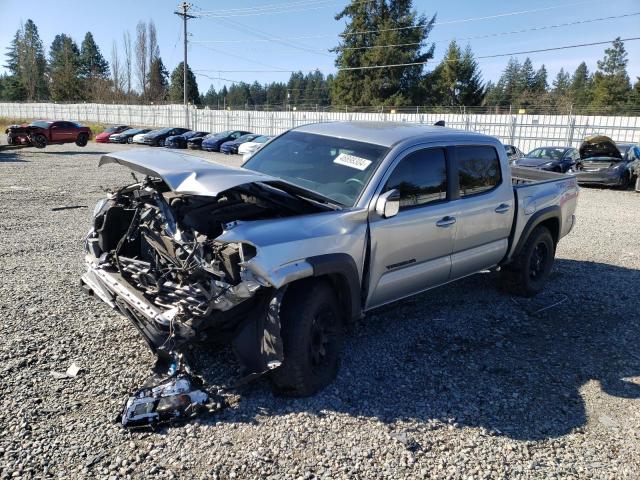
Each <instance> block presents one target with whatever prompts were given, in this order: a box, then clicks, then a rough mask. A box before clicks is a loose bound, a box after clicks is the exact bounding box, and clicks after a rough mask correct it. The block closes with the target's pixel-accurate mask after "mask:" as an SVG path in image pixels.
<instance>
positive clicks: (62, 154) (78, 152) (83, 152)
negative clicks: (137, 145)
mask: <svg viewBox="0 0 640 480" xmlns="http://www.w3.org/2000/svg"><path fill="white" fill-rule="evenodd" d="M109 152H110V150H100V151H90V150H69V151H66V152H61V151H58V150H55V151H48V152H47V151H46V150H42V151H39V152H38V153H42V154H45V155H55V156H56V157H66V156H72V155H104V154H105V153H109Z"/></svg>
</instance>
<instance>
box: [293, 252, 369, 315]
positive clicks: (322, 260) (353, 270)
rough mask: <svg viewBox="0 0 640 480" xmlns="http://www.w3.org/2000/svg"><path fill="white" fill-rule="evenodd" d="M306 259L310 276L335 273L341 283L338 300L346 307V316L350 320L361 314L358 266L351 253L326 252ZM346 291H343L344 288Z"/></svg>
mask: <svg viewBox="0 0 640 480" xmlns="http://www.w3.org/2000/svg"><path fill="white" fill-rule="evenodd" d="M306 261H307V262H308V263H309V264H310V265H311V266H312V267H313V275H312V277H320V276H324V275H328V276H331V275H337V276H338V278H339V279H341V281H342V283H344V284H343V285H338V287H342V288H340V289H339V291H338V294H339V295H341V296H342V298H340V300H341V301H342V302H343V303H344V306H345V307H346V308H347V314H348V316H347V318H348V319H350V320H351V321H354V320H357V319H358V318H360V316H361V314H362V305H361V301H360V298H361V295H360V290H361V284H360V275H359V274H358V267H357V266H356V262H355V261H354V260H353V258H352V257H351V255H348V254H346V253H328V254H326V255H317V256H314V257H308V258H306ZM345 289H346V290H347V291H344V290H345Z"/></svg>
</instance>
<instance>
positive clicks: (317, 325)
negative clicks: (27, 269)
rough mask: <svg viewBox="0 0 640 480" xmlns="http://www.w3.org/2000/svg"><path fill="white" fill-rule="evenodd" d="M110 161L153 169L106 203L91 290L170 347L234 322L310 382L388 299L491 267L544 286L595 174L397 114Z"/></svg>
mask: <svg viewBox="0 0 640 480" xmlns="http://www.w3.org/2000/svg"><path fill="white" fill-rule="evenodd" d="M109 163H116V164H120V165H123V166H126V167H128V168H130V169H131V170H133V171H136V172H141V173H144V174H145V175H148V176H150V178H151V179H148V180H145V181H142V182H140V183H136V184H133V185H129V186H127V187H124V188H122V189H120V190H118V191H116V192H114V193H113V194H111V195H109V196H108V197H107V198H106V199H104V200H102V201H100V202H99V203H98V204H97V205H96V208H95V210H94V212H95V213H94V217H95V218H94V221H93V224H94V225H93V229H92V230H91V231H90V233H89V234H88V236H87V238H86V240H85V249H86V252H87V255H86V257H85V259H86V266H87V271H86V273H85V274H84V275H83V276H82V284H83V288H84V290H85V291H86V292H88V293H92V294H94V295H95V296H96V297H98V298H100V299H101V300H102V301H104V302H106V303H107V304H108V305H110V306H111V307H113V308H116V309H117V310H118V311H119V312H120V313H122V314H123V315H125V316H127V317H128V318H129V319H130V320H131V321H132V323H133V324H134V325H135V326H136V329H137V330H138V331H139V332H140V333H141V334H142V336H143V337H144V338H145V340H146V342H147V343H148V345H149V346H150V347H151V348H152V350H153V351H154V352H155V353H157V354H158V355H159V356H163V357H164V358H174V359H175V358H176V356H177V355H178V354H179V352H181V351H183V350H184V349H185V348H187V347H188V345H189V344H190V343H191V342H194V341H197V340H198V339H204V338H205V337H206V338H216V339H219V340H220V339H223V338H224V339H226V341H228V342H229V343H231V344H232V345H233V346H234V351H235V352H236V354H237V355H238V357H239V360H240V363H241V364H242V365H243V366H244V368H245V372H246V373H247V374H252V373H253V374H262V373H265V372H268V373H269V379H270V380H271V382H272V384H273V386H274V388H275V389H276V390H277V391H278V392H281V393H283V394H285V395H293V396H304V395H310V394H313V393H315V392H317V391H318V390H320V389H322V388H323V387H325V386H326V385H327V384H328V383H330V382H331V380H332V378H333V377H334V375H335V374H336V371H337V369H338V365H339V362H340V352H341V345H342V343H343V332H344V329H345V327H346V326H348V325H352V324H353V323H354V322H355V321H356V320H357V319H359V318H361V317H362V316H363V315H364V314H365V313H366V312H368V311H370V310H371V309H374V308H376V307H379V306H381V305H385V304H388V303H390V302H394V301H396V300H399V299H402V298H405V297H408V296H410V295H414V294H417V293H420V292H423V291H425V290H428V289H431V288H434V287H436V286H439V285H443V284H446V283H449V282H451V281H454V280H456V279H460V278H464V277H467V276H469V275H471V274H473V273H475V272H479V271H483V270H486V269H494V270H495V269H498V268H500V270H501V274H502V275H503V278H504V281H505V285H506V286H507V287H508V288H509V289H510V290H511V291H512V292H514V293H517V294H520V295H525V296H532V295H535V294H537V293H538V292H540V291H541V290H543V289H544V287H545V284H546V283H547V280H548V278H549V275H550V273H551V269H552V266H553V261H554V255H555V251H556V245H557V244H558V242H559V241H560V239H561V238H562V237H564V236H565V235H567V234H568V233H569V232H570V231H571V229H572V228H573V225H574V222H575V216H574V212H575V209H576V203H577V197H578V192H579V189H578V185H577V182H576V180H575V177H573V176H567V175H563V174H558V173H553V172H546V171H539V170H533V169H523V168H517V167H513V168H510V167H509V162H508V159H507V156H506V152H505V150H504V147H503V146H502V144H501V143H500V142H499V141H498V140H497V139H496V138H493V137H489V136H486V135H482V134H478V133H473V132H467V131H461V130H453V129H449V128H444V127H427V126H422V125H411V124H407V123H391V122H389V123H387V122H331V123H320V124H309V125H304V126H301V127H297V128H294V129H292V130H290V131H288V132H286V133H284V134H282V135H280V136H278V137H277V138H275V139H273V140H272V141H271V142H269V143H267V144H266V145H265V146H264V147H263V148H261V149H260V150H258V151H257V152H256V153H255V155H254V156H253V157H252V158H251V159H250V160H249V161H248V162H247V163H245V164H244V165H243V166H242V167H241V168H236V167H230V166H225V165H221V164H216V163H213V162H209V161H206V160H204V159H201V158H198V157H195V156H190V155H182V154H179V153H175V152H171V151H168V150H165V151H162V152H155V151H153V152H152V151H148V150H144V151H142V150H128V151H117V152H112V153H108V154H106V155H104V156H102V158H101V159H100V165H104V164H109ZM530 199H535V201H530ZM132 227H133V228H132ZM459 294H460V295H464V292H463V291H460V292H459ZM389 348H393V346H391V345H389ZM151 400H153V399H151Z"/></svg>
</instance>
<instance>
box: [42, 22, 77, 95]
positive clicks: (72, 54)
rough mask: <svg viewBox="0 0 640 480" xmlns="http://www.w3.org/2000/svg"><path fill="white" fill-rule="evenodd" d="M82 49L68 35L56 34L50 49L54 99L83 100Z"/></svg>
mask: <svg viewBox="0 0 640 480" xmlns="http://www.w3.org/2000/svg"><path fill="white" fill-rule="evenodd" d="M79 75H80V51H79V50H78V46H77V45H76V42H74V41H73V39H72V38H71V37H69V36H68V35H66V34H64V33H61V34H59V35H56V37H55V38H54V39H53V42H52V43H51V48H50V50H49V77H50V79H51V84H50V86H49V90H50V92H51V99H52V100H54V101H69V100H81V99H82V97H83V94H82V93H83V92H82V82H81V80H80V76H79Z"/></svg>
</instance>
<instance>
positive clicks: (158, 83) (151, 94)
mask: <svg viewBox="0 0 640 480" xmlns="http://www.w3.org/2000/svg"><path fill="white" fill-rule="evenodd" d="M147 83H148V85H149V89H148V91H147V97H148V98H149V100H150V101H152V102H162V101H164V100H166V99H167V94H168V91H169V72H168V71H167V69H166V68H165V66H164V63H162V58H160V57H159V56H158V57H155V58H154V59H153V61H152V62H151V65H150V67H149V80H148V82H147Z"/></svg>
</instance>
